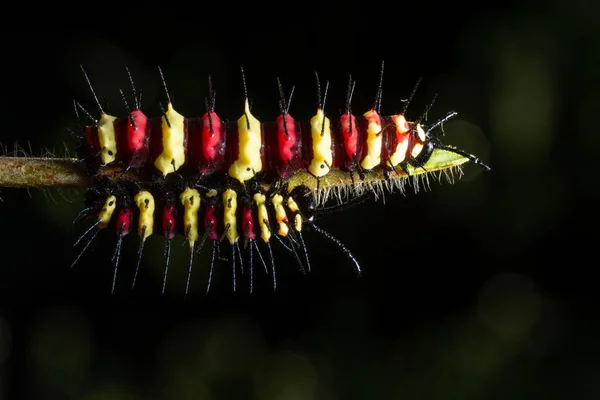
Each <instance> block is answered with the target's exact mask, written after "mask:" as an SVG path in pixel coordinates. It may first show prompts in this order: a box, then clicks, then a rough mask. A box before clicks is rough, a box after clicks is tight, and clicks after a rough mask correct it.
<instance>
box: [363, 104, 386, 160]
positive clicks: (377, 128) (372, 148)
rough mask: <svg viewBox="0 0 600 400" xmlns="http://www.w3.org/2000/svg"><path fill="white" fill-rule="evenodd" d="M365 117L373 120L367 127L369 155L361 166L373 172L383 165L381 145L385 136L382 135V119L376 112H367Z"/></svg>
mask: <svg viewBox="0 0 600 400" xmlns="http://www.w3.org/2000/svg"><path fill="white" fill-rule="evenodd" d="M364 116H365V117H366V118H373V120H370V122H369V126H368V127H367V155H366V156H365V158H363V160H362V162H361V163H360V166H361V167H362V168H363V169H366V170H371V169H373V168H375V167H376V166H378V165H379V164H380V163H381V145H382V142H383V135H382V134H381V119H380V118H379V115H378V114H377V111H375V110H369V111H367V112H366V113H365V114H364Z"/></svg>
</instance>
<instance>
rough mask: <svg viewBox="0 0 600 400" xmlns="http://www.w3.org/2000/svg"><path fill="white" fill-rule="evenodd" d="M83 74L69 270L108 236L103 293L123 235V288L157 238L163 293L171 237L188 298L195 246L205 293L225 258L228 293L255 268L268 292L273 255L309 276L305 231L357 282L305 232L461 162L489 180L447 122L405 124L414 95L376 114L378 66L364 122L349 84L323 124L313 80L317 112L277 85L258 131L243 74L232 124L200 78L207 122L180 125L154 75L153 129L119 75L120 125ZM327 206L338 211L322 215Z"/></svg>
mask: <svg viewBox="0 0 600 400" xmlns="http://www.w3.org/2000/svg"><path fill="white" fill-rule="evenodd" d="M82 71H83V74H84V77H85V80H86V81H87V84H88V86H89V88H90V90H91V93H92V95H93V98H94V102H95V105H96V110H92V111H88V110H87V109H86V108H84V107H83V106H82V105H81V104H80V103H78V102H75V103H74V106H75V112H76V114H77V117H78V119H79V122H80V127H81V132H82V134H81V138H80V141H79V144H78V148H77V153H78V157H79V159H80V160H81V162H82V163H83V164H84V165H85V169H86V173H87V174H88V176H89V179H90V180H91V181H92V182H93V187H91V188H89V189H88V191H87V194H86V199H85V208H84V209H83V210H82V211H81V213H80V214H79V216H78V217H77V218H76V221H82V220H87V221H90V223H89V225H88V227H87V228H86V229H85V230H84V231H83V233H82V234H81V235H80V236H79V238H78V239H77V240H76V242H75V246H76V247H77V248H78V249H79V250H78V253H77V256H76V257H75V260H74V261H73V265H75V264H76V263H77V262H78V260H79V259H80V258H81V257H82V256H83V255H84V254H85V253H86V251H87V250H88V249H89V248H90V246H91V245H92V244H93V243H94V241H95V240H96V239H97V238H98V236H99V235H100V233H101V232H102V231H112V232H113V233H114V234H116V245H115V250H114V254H113V257H112V262H113V283H112V290H114V288H115V283H116V278H117V274H118V268H119V263H120V259H121V249H122V246H123V243H124V239H125V237H126V236H128V235H129V234H130V233H132V232H133V233H134V234H136V235H137V236H138V251H137V263H136V266H135V272H134V276H133V278H132V285H135V282H136V278H137V276H138V271H139V267H140V264H141V260H142V257H143V254H144V245H145V243H146V240H147V238H148V237H149V236H150V235H152V234H157V235H161V236H163V237H164V240H165V249H164V256H165V267H164V279H163V282H162V292H163V293H164V291H165V287H166V284H167V276H168V270H169V263H170V258H171V246H172V241H173V240H174V238H175V237H176V236H177V235H181V236H183V237H184V238H185V240H186V241H187V243H188V245H189V262H188V266H187V268H188V274H187V284H186V289H185V291H186V294H187V292H188V288H189V283H190V277H191V273H192V267H193V263H194V260H195V259H196V258H197V257H198V254H199V253H200V251H201V250H202V249H204V248H205V247H208V249H209V250H208V251H210V265H209V266H208V268H209V274H208V283H207V288H206V291H207V293H208V291H209V290H210V286H211V280H212V275H213V269H214V267H215V264H216V262H217V260H219V259H223V258H225V259H226V260H227V262H228V263H229V265H230V268H231V269H230V274H231V279H232V285H233V290H234V291H235V290H236V289H237V286H238V279H239V274H240V273H241V274H243V275H244V276H245V279H246V280H247V281H248V283H249V291H250V292H252V290H253V287H254V279H255V278H254V275H255V265H259V268H260V269H262V270H264V273H265V274H266V275H268V276H270V279H271V281H272V286H273V289H275V288H276V283H277V278H276V267H275V257H276V253H275V252H274V251H273V247H274V245H276V246H277V247H281V248H283V249H284V250H285V251H287V252H289V253H291V255H292V256H293V258H294V259H295V260H296V262H297V264H298V266H299V268H300V270H301V271H304V272H308V271H310V269H311V263H310V258H309V251H308V249H307V246H306V245H305V241H304V235H305V233H306V232H313V233H314V234H316V235H318V236H320V237H322V238H324V239H326V241H327V242H329V243H330V244H331V245H332V246H333V247H335V248H337V249H338V250H339V251H340V254H342V255H344V256H345V258H346V259H347V260H348V261H349V264H350V265H352V266H353V268H354V270H355V271H356V272H357V273H360V272H361V268H360V265H359V262H358V261H357V259H356V258H355V257H354V256H353V255H352V253H351V252H350V250H349V249H348V248H346V246H345V245H344V244H342V242H340V241H339V240H338V239H337V238H335V237H334V236H333V235H331V234H330V233H329V232H327V231H325V230H323V229H321V228H319V227H318V226H317V225H316V224H315V220H317V219H318V217H319V216H320V215H322V214H325V213H329V212H331V211H335V210H336V209H342V208H345V207H347V206H349V205H352V204H354V203H356V202H359V201H361V200H363V199H364V198H365V197H367V196H369V195H375V196H378V195H380V194H383V193H384V191H393V190H398V189H399V190H401V191H402V190H404V188H405V184H406V183H412V184H413V185H414V186H415V188H418V185H419V183H420V182H419V180H423V179H424V180H425V182H427V179H428V178H429V176H430V175H431V174H436V175H437V177H438V178H439V177H441V176H442V175H445V176H446V177H448V178H450V179H452V178H453V173H454V172H455V171H456V170H458V171H460V166H461V165H462V164H464V163H466V162H472V163H474V164H476V165H479V166H480V167H482V168H484V169H486V170H489V167H487V166H486V165H485V164H483V163H482V162H481V161H480V160H479V159H478V158H477V157H475V156H473V155H471V154H468V153H466V152H464V151H462V150H459V149H456V148H454V147H451V146H447V145H444V144H442V142H441V141H440V136H441V134H442V133H443V130H442V125H443V123H444V122H446V121H448V120H449V119H451V118H453V117H454V116H455V115H456V113H455V112H450V113H448V114H447V115H446V116H445V117H443V118H441V119H440V120H438V121H436V122H434V123H433V124H431V125H426V124H425V122H424V118H425V116H426V114H427V112H428V111H429V107H430V106H431V105H430V106H429V107H428V108H427V110H425V112H424V113H422V115H421V116H420V117H419V118H418V119H416V120H414V121H409V120H407V118H406V116H405V114H406V111H407V107H408V104H409V103H410V100H411V99H412V96H413V95H414V93H415V91H416V86H415V90H413V92H412V94H411V96H410V97H409V99H408V100H407V101H406V102H405V105H404V108H403V110H402V111H401V113H399V114H395V115H390V116H382V115H381V103H382V93H383V89H382V80H383V63H382V64H381V72H380V79H379V85H378V87H377V90H376V94H375V99H374V101H373V105H372V107H371V108H370V109H369V110H367V111H366V112H365V113H364V114H361V115H355V114H354V113H353V109H352V98H353V95H354V89H355V81H354V80H353V79H352V77H350V78H349V81H348V86H347V94H346V104H345V110H344V112H343V113H342V114H341V115H340V116H339V117H337V118H335V119H330V118H329V117H328V116H327V114H326V105H327V96H328V91H329V82H325V84H323V83H322V82H321V81H320V79H319V76H318V75H317V74H316V73H315V77H316V93H317V104H316V106H317V107H316V108H317V110H316V113H315V114H314V115H313V116H312V117H311V118H310V119H308V120H298V119H295V118H294V117H293V116H292V113H291V111H290V109H291V106H290V105H291V102H292V95H293V93H294V88H293V87H292V88H291V90H289V92H287V93H286V91H285V89H284V87H283V85H282V83H281V82H280V81H279V79H277V85H278V88H279V94H280V100H279V116H277V118H276V119H275V121H272V122H266V121H260V120H259V119H257V117H256V116H255V115H254V114H253V113H252V110H251V107H250V102H249V99H248V86H247V84H246V77H245V75H244V71H243V70H242V71H241V72H242V74H241V75H242V89H243V91H244V103H243V111H242V114H241V116H240V117H239V119H237V120H236V121H225V120H223V119H221V117H220V116H219V115H218V114H217V112H216V104H215V99H216V96H215V90H214V88H213V84H212V81H211V79H210V77H209V79H208V86H209V96H208V99H207V100H206V110H205V113H204V114H203V115H202V116H201V117H197V118H188V117H185V116H183V115H182V114H180V113H179V112H177V111H176V110H175V105H174V104H173V101H172V99H171V96H170V94H169V90H168V86H167V83H166V82H167V81H166V79H165V77H164V75H163V73H162V71H161V70H160V68H159V76H160V79H161V82H162V85H163V87H164V90H165V98H166V105H164V106H163V105H161V111H162V115H161V116H160V117H158V118H155V119H151V118H149V117H148V116H146V115H145V114H144V112H143V111H142V110H141V99H140V97H141V94H139V91H138V90H136V87H135V84H134V80H133V78H132V75H131V73H130V71H129V70H126V72H127V75H128V78H129V85H130V87H131V96H127V95H126V94H125V92H123V91H121V96H122V99H123V103H124V105H125V107H126V109H127V114H126V115H122V116H114V115H111V114H110V113H109V110H108V109H107V107H106V106H105V105H103V104H101V102H100V100H99V98H98V96H97V94H96V92H95V89H94V87H93V85H92V82H91V79H90V78H89V77H88V75H87V74H86V73H85V71H84V70H83V67H82ZM417 85H418V84H417ZM432 103H433V102H432ZM84 120H85V122H84ZM106 171H110V173H108V174H107V173H106ZM330 198H334V199H336V200H337V204H334V205H333V206H330V205H328V200H329V199H330ZM132 287H133V286H132Z"/></svg>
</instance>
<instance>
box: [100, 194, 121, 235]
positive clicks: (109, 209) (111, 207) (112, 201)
mask: <svg viewBox="0 0 600 400" xmlns="http://www.w3.org/2000/svg"><path fill="white" fill-rule="evenodd" d="M115 208H117V198H116V197H115V196H108V197H107V198H106V200H105V201H104V206H103V207H102V210H100V212H99V213H98V221H99V222H100V224H98V229H104V228H106V227H107V226H108V224H109V223H110V219H111V218H112V215H113V213H114V212H115Z"/></svg>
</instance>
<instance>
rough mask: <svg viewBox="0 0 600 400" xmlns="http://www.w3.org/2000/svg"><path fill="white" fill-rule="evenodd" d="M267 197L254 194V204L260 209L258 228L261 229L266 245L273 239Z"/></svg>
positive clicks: (261, 235)
mask: <svg viewBox="0 0 600 400" xmlns="http://www.w3.org/2000/svg"><path fill="white" fill-rule="evenodd" d="M266 201H267V197H266V196H265V195H264V194H262V193H255V194H254V202H255V203H256V208H257V209H258V226H259V227H260V237H261V238H262V240H263V241H264V242H265V243H268V242H269V240H270V239H271V227H270V225H269V213H268V212H267V205H266Z"/></svg>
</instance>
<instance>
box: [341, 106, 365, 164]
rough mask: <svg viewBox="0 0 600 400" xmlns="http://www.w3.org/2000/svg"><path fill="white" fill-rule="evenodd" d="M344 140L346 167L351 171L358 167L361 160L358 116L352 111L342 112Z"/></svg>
mask: <svg viewBox="0 0 600 400" xmlns="http://www.w3.org/2000/svg"><path fill="white" fill-rule="evenodd" d="M340 126H341V131H342V132H341V133H342V140H343V143H344V160H345V162H344V167H345V168H346V169H348V170H350V171H353V170H354V169H355V168H356V163H357V162H358V161H359V157H360V155H359V154H358V153H359V146H360V142H359V134H358V128H357V124H356V117H355V116H354V115H352V114H350V113H345V114H342V116H341V117H340Z"/></svg>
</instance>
